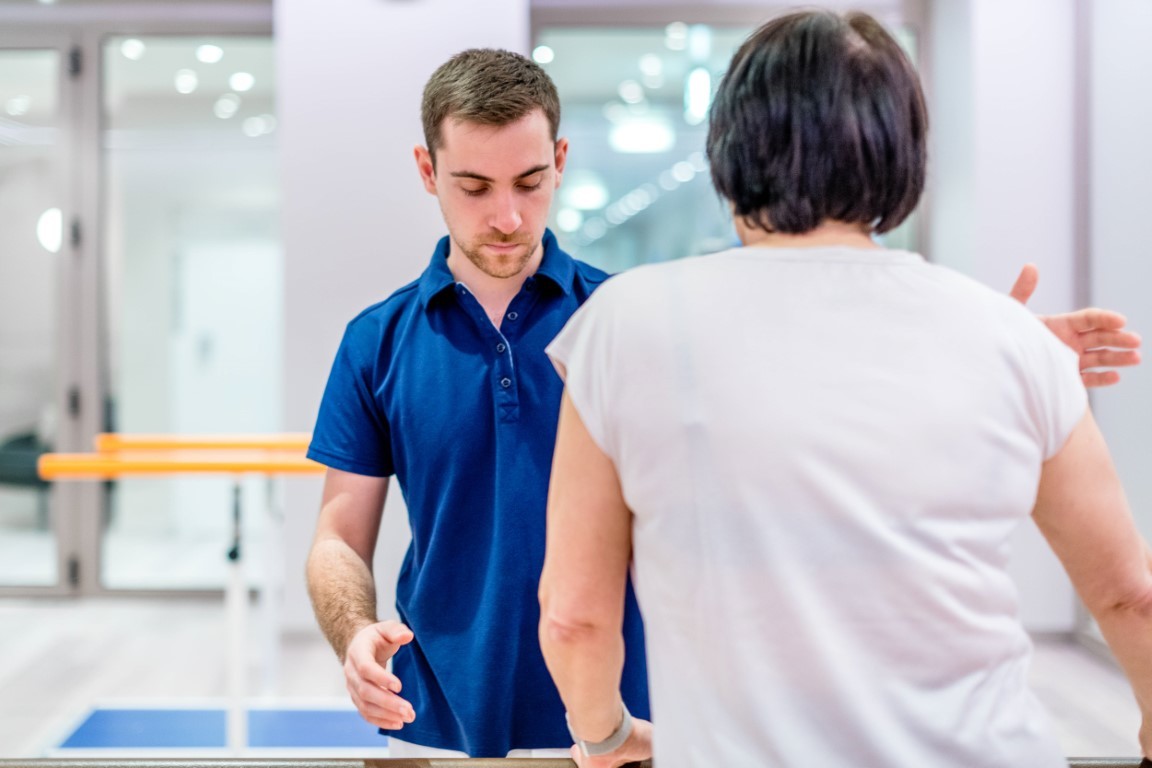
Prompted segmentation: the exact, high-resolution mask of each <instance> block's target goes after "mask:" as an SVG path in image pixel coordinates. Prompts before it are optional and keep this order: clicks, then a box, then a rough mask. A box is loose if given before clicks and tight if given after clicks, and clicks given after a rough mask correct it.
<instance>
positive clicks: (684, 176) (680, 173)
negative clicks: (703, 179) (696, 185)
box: [672, 160, 696, 184]
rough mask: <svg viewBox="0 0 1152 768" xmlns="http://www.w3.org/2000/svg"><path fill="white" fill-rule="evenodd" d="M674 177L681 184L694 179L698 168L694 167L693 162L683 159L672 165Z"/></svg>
mask: <svg viewBox="0 0 1152 768" xmlns="http://www.w3.org/2000/svg"><path fill="white" fill-rule="evenodd" d="M672 178H674V179H676V181H679V182H680V183H681V184H683V183H686V182H689V181H692V179H694V178H696V169H695V168H693V167H692V163H689V162H688V161H687V160H681V161H680V162H678V163H676V165H674V166H672Z"/></svg>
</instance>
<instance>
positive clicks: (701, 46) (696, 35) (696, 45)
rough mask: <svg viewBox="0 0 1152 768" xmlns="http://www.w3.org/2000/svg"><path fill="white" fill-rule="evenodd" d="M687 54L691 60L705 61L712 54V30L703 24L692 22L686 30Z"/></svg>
mask: <svg viewBox="0 0 1152 768" xmlns="http://www.w3.org/2000/svg"><path fill="white" fill-rule="evenodd" d="M688 55H689V56H690V57H691V58H692V61H701V62H702V61H707V60H708V57H709V56H711V55H712V30H711V29H710V28H709V27H708V26H706V25H704V24H693V25H692V27H691V28H690V29H689V30H688Z"/></svg>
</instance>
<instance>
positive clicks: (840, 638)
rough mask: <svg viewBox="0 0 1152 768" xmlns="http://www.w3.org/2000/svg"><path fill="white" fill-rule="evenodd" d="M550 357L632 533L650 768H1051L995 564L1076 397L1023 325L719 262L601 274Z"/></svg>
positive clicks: (1061, 436)
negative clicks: (651, 731) (603, 458)
mask: <svg viewBox="0 0 1152 768" xmlns="http://www.w3.org/2000/svg"><path fill="white" fill-rule="evenodd" d="M548 353H549V355H551V357H552V358H553V360H554V361H555V362H557V363H558V366H557V367H558V368H559V369H561V372H562V374H563V375H566V384H567V388H568V392H569V394H570V396H571V398H572V400H573V402H574V404H575V406H576V409H577V410H578V411H579V413H580V415H581V417H582V419H583V420H584V423H585V424H586V425H587V427H588V430H589V432H590V433H591V435H592V437H593V439H594V440H595V441H596V443H597V445H599V446H600V448H601V449H602V450H603V451H604V452H605V453H606V454H607V455H608V456H609V457H610V458H611V459H612V460H613V462H614V463H615V466H616V468H617V470H618V472H619V475H620V480H621V484H622V487H623V491H624V497H625V499H626V501H627V503H628V505H629V507H630V508H631V510H632V511H633V514H634V519H633V547H634V550H633V555H634V568H635V578H636V588H637V594H638V597H639V600H640V605H641V609H642V611H643V614H644V619H645V627H646V632H647V647H648V654H649V657H648V664H649V677H650V685H651V697H652V710H653V720H654V723H655V727H656V730H655V761H656V763H657V764H658V765H660V767H661V768H678V767H679V766H696V767H700V768H702V767H705V766H707V767H708V768H713V767H714V766H726V767H730V768H738V767H740V766H757V767H759V766H769V765H777V766H798V765H852V766H876V767H878V768H892V767H893V766H916V767H917V768H922V767H923V766H932V768H941V766H957V767H958V768H959V767H960V766H963V768H973V767H974V766H1005V768H1007V767H1009V766H1011V768H1018V766H1023V765H1027V766H1030V767H1037V766H1052V767H1053V768H1055V767H1056V766H1061V767H1063V766H1065V765H1066V762H1065V760H1064V758H1063V757H1062V755H1061V754H1060V750H1059V748H1058V745H1057V743H1056V739H1055V738H1054V735H1053V733H1052V731H1051V728H1050V725H1049V722H1048V719H1047V716H1046V715H1045V713H1044V712H1043V710H1042V709H1041V707H1040V705H1039V703H1038V702H1037V701H1036V699H1035V698H1034V697H1033V696H1032V694H1031V693H1030V692H1029V691H1028V689H1027V686H1026V674H1027V667H1028V663H1029V656H1030V653H1031V644H1030V642H1029V639H1028V637H1027V635H1026V633H1025V632H1024V631H1023V629H1022V627H1021V626H1020V623H1019V620H1018V618H1017V605H1016V591H1015V588H1014V586H1013V583H1012V581H1011V579H1010V578H1009V576H1008V573H1007V570H1006V567H1007V563H1008V556H1009V537H1010V535H1011V534H1012V531H1013V530H1014V529H1015V528H1016V526H1017V525H1018V524H1019V523H1020V522H1022V521H1025V520H1026V519H1027V518H1028V517H1029V514H1030V512H1031V510H1032V506H1033V503H1034V501H1035V497H1036V489H1037V484H1038V482H1039V477H1040V469H1041V464H1042V462H1043V461H1045V460H1046V459H1048V458H1050V457H1051V456H1052V455H1054V454H1055V453H1056V452H1057V451H1058V450H1059V449H1060V448H1061V447H1062V446H1063V444H1064V442H1065V441H1066V440H1067V438H1068V436H1069V434H1070V433H1071V431H1072V429H1073V428H1074V427H1075V426H1076V424H1078V423H1079V421H1080V420H1081V419H1082V418H1083V416H1084V414H1085V408H1086V403H1087V399H1086V394H1085V391H1084V388H1083V385H1082V383H1081V381H1080V377H1079V374H1078V366H1077V361H1076V356H1075V354H1074V353H1073V352H1072V351H1071V350H1069V349H1068V348H1066V347H1065V346H1064V345H1063V344H1061V343H1060V342H1059V341H1058V340H1057V339H1056V338H1055V337H1054V336H1053V335H1052V334H1051V333H1049V332H1048V331H1047V329H1045V328H1044V326H1043V324H1042V323H1040V322H1039V321H1038V320H1037V319H1036V318H1035V317H1034V316H1033V315H1032V314H1031V313H1030V312H1029V311H1028V310H1026V309H1025V308H1023V307H1022V306H1020V305H1019V304H1018V303H1017V302H1015V301H1013V300H1011V299H1009V298H1008V297H1006V296H1003V295H999V294H997V293H995V292H993V291H991V290H990V289H988V288H986V287H984V286H982V285H980V284H978V283H976V282H974V281H972V280H970V279H968V278H965V277H963V276H961V275H959V274H957V273H955V272H952V271H950V270H948V269H945V268H942V267H938V266H933V265H930V264H927V263H925V262H924V260H923V259H922V258H921V257H920V256H918V255H916V254H912V253H906V252H899V251H882V250H866V249H853V248H813V249H768V248H742V249H736V250H731V251H726V252H724V253H719V254H714V255H709V256H704V257H700V258H693V259H686V260H683V261H678V262H671V263H667V264H660V265H652V266H646V267H640V268H638V269H635V270H632V271H629V272H627V273H624V274H622V275H619V276H617V277H614V278H612V279H611V280H609V281H608V282H607V283H606V284H605V285H604V286H603V287H601V288H600V289H599V290H598V291H597V292H596V294H595V295H594V296H593V297H592V298H591V299H590V300H589V301H588V302H587V304H585V305H584V307H583V308H582V309H581V310H580V311H579V312H577V313H576V315H575V316H574V317H573V318H572V320H571V321H570V322H569V324H568V325H567V326H566V327H565V329H564V330H563V331H562V332H561V334H560V335H559V336H558V337H557V338H556V340H555V341H554V342H553V343H552V345H551V346H550V347H549V348H548ZM564 369H566V373H565V370H564Z"/></svg>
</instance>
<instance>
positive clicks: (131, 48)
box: [120, 37, 148, 61]
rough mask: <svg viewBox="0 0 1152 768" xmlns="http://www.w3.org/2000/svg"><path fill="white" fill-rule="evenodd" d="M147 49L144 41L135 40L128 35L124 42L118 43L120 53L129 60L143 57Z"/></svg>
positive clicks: (137, 59) (138, 59)
mask: <svg viewBox="0 0 1152 768" xmlns="http://www.w3.org/2000/svg"><path fill="white" fill-rule="evenodd" d="M146 50H148V48H147V46H145V45H144V41H142V40H137V39H136V38H134V37H130V38H128V39H127V40H125V41H124V42H122V43H120V54H121V55H122V56H123V57H124V58H126V59H129V60H131V61H140V59H142V58H143V57H144V52H145V51H146Z"/></svg>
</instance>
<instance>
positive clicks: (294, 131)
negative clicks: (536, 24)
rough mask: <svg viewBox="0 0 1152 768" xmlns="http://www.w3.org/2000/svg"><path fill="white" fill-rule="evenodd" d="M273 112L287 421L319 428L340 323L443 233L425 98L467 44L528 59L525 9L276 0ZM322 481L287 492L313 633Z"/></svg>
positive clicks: (295, 589)
mask: <svg viewBox="0 0 1152 768" xmlns="http://www.w3.org/2000/svg"><path fill="white" fill-rule="evenodd" d="M275 23H276V38H277V56H278V61H277V72H278V78H279V82H280V87H279V98H278V110H277V111H278V114H279V116H280V125H281V136H280V149H281V156H282V158H283V160H282V166H281V167H282V188H283V191H284V203H283V209H282V210H283V214H282V221H283V227H282V232H283V242H284V248H285V363H284V366H285V367H284V370H285V377H284V378H285V381H286V387H287V388H286V391H285V419H284V425H285V428H286V429H288V430H301V431H308V430H311V429H312V427H313V425H314V422H315V418H316V410H317V407H318V405H319V402H320V397H321V394H322V393H323V388H324V383H325V381H326V380H327V375H328V369H329V367H330V366H331V364H332V359H333V356H334V355H335V352H336V347H337V345H338V344H339V341H340V336H341V334H342V332H343V329H344V325H345V324H346V323H347V322H348V321H349V320H351V319H352V317H353V316H355V315H356V313H358V312H359V311H360V310H361V309H363V308H364V307H365V306H367V305H369V304H371V303H373V302H376V301H379V300H380V299H382V298H384V297H386V296H387V295H388V294H389V293H391V292H392V291H393V290H395V289H396V288H398V287H400V286H401V285H404V284H405V283H407V282H409V281H411V280H412V279H414V278H415V277H416V276H417V275H418V274H419V273H420V271H421V270H422V269H423V268H424V266H425V265H426V264H427V262H428V259H429V258H430V257H431V253H432V247H433V246H434V245H435V243H436V240H437V239H438V238H439V237H440V236H441V235H442V234H444V228H443V225H442V224H441V222H440V217H439V211H438V209H437V207H436V202H435V199H434V198H431V197H429V196H428V195H427V194H426V193H425V192H424V191H423V188H422V187H421V186H420V185H419V183H418V177H417V174H416V170H415V165H414V163H413V160H412V147H413V146H415V145H416V144H417V143H421V142H422V141H423V139H422V134H421V130H420V94H421V91H422V90H423V87H424V82H425V81H426V80H427V78H428V76H429V75H431V73H432V71H433V70H434V69H435V68H436V67H437V66H439V65H440V64H441V63H443V62H444V61H445V60H446V59H447V58H448V57H449V56H451V55H452V54H454V53H456V52H458V51H460V50H463V49H465V48H471V47H479V46H488V47H498V48H507V49H511V50H517V51H521V52H526V50H527V47H528V2H527V0H485V2H474V0H403V1H401V0H335V1H334V2H330V3H317V2H315V1H314V0H278V2H277V4H276V7H275ZM399 501H400V494H399V492H398V490H397V489H396V488H395V486H394V487H393V488H392V493H391V494H390V500H389V503H388V505H387V509H386V511H385V522H384V527H383V530H382V532H381V546H380V548H379V549H378V558H377V562H378V563H379V564H380V565H379V567H378V568H377V583H378V585H379V604H380V611H381V615H382V616H385V615H389V614H390V613H392V612H393V608H392V606H393V603H394V601H395V598H394V581H395V573H396V571H397V569H398V567H399V563H400V558H401V556H402V554H403V551H404V548H405V547H406V545H407V529H406V518H405V514H406V513H405V512H404V510H403V505H402V504H400V503H398V502H399ZM319 503H320V482H319V481H316V480H311V479H309V480H301V479H295V480H290V481H289V482H288V486H287V494H286V505H285V506H286V529H285V567H286V570H287V575H286V581H285V607H284V614H283V617H284V623H285V627H286V629H287V630H288V631H294V630H295V631H315V629H314V627H315V621H314V619H313V617H312V611H311V608H310V606H309V605H308V601H307V596H306V592H305V588H304V581H303V563H304V559H305V556H306V554H307V549H308V545H309V542H310V539H311V534H312V529H313V527H314V525H315V519H316V513H317V511H318V508H319Z"/></svg>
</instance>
